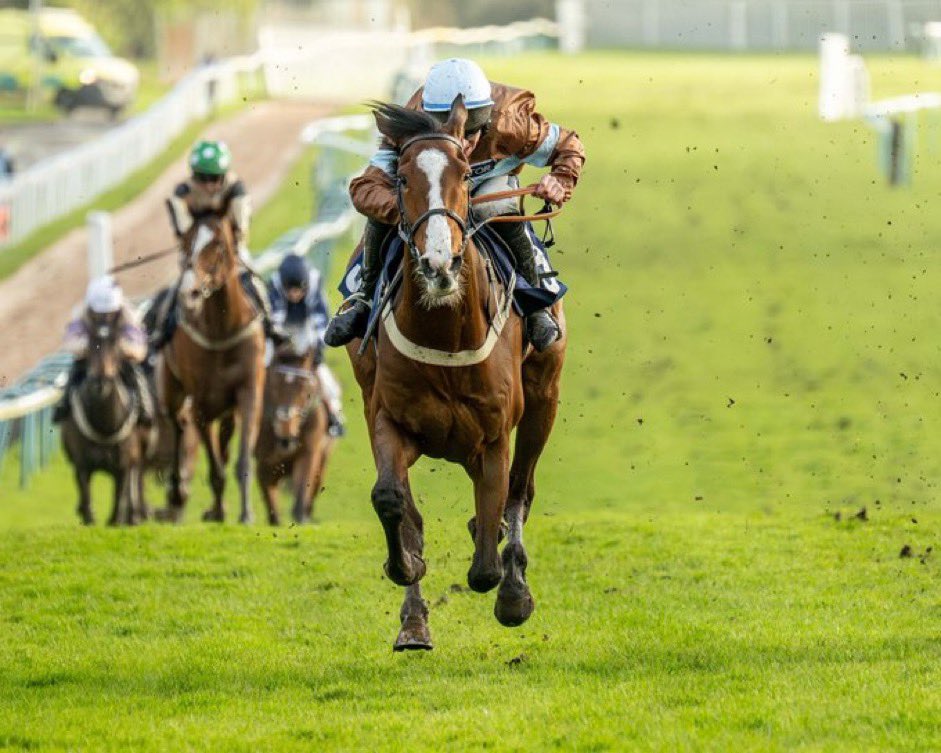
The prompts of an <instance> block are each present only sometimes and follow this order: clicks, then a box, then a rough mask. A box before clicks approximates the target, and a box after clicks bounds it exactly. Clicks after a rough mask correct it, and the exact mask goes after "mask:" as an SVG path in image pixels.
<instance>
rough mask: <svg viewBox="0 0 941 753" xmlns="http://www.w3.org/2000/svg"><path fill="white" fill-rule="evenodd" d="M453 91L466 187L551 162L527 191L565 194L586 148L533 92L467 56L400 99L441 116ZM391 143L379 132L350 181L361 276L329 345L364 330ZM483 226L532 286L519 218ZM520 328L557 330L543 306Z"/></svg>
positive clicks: (482, 189)
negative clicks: (467, 172)
mask: <svg viewBox="0 0 941 753" xmlns="http://www.w3.org/2000/svg"><path fill="white" fill-rule="evenodd" d="M458 94H462V95H463V97H464V105H465V106H466V107H467V108H468V116H467V125H466V126H465V135H464V139H465V146H464V150H465V154H466V155H467V156H468V160H469V161H470V164H471V173H472V178H471V191H472V194H474V195H482V194H488V193H495V192H497V191H506V190H508V189H513V188H518V187H519V178H518V177H517V176H518V174H519V172H520V171H521V170H522V168H523V166H524V165H534V166H536V167H549V168H550V172H549V174H548V175H545V176H543V178H542V180H540V181H539V184H538V187H537V189H536V191H535V193H534V194H533V195H534V196H536V197H538V198H541V199H544V200H546V201H551V202H553V203H555V204H563V203H564V202H566V201H568V200H569V198H571V196H572V190H573V189H574V188H575V184H576V183H577V182H578V176H579V173H580V172H581V169H582V165H583V164H584V162H585V150H584V148H583V147H582V143H581V141H580V140H579V138H578V135H577V134H576V133H575V132H574V131H570V130H567V129H565V128H561V127H560V126H558V125H556V124H555V123H550V122H549V121H548V120H546V119H545V118H544V117H543V116H542V115H540V114H539V113H538V112H536V98H535V96H534V95H533V94H532V92H529V91H526V90H525V89H517V88H514V87H512V86H506V85H505V84H498V83H495V82H491V81H488V80H487V77H486V76H485V75H484V72H483V71H482V70H481V69H480V67H479V66H478V65H477V64H476V63H474V62H473V61H471V60H463V59H459V58H452V59H450V60H444V61H442V62H440V63H437V64H436V65H435V66H434V67H432V69H431V71H429V73H428V77H427V79H426V81H425V85H424V87H422V88H421V89H419V90H418V91H417V92H415V93H414V94H413V95H412V97H411V99H409V101H408V103H407V105H406V106H407V107H409V108H411V109H415V110H417V109H423V110H425V111H426V112H428V113H430V114H431V115H433V116H434V117H435V118H436V119H438V120H440V121H441V122H442V123H444V122H445V121H446V120H447V118H448V116H449V114H450V110H451V103H452V102H453V101H454V99H455V97H457V95H458ZM397 146H398V145H397V144H393V143H391V142H390V141H389V140H388V139H383V141H382V143H381V144H380V147H379V150H378V151H377V152H376V153H375V155H373V157H372V159H371V160H370V161H369V166H368V167H367V168H366V170H365V172H364V173H363V174H362V175H361V176H360V177H358V178H356V179H354V180H353V181H352V183H351V184H350V196H351V198H352V200H353V205H354V206H355V207H356V209H357V210H358V211H359V212H360V213H361V214H363V215H365V216H366V218H367V222H366V230H365V232H364V234H363V248H364V255H363V276H362V278H363V283H362V287H361V288H360V290H359V291H357V292H356V293H355V294H354V295H353V296H351V297H350V299H349V300H348V301H347V302H345V303H347V304H348V306H347V307H346V308H345V309H344V310H343V311H341V312H340V313H339V314H337V316H336V317H334V319H333V321H331V322H330V325H329V326H328V327H327V331H326V333H325V340H326V342H327V344H328V345H334V346H336V345H344V344H346V343H348V342H349V341H350V340H353V339H354V338H357V337H363V336H364V335H365V330H366V324H367V320H368V318H369V309H370V305H371V301H372V296H373V292H374V290H375V287H376V282H377V281H378V279H379V272H380V266H381V263H380V258H379V256H380V247H381V245H382V241H383V239H384V238H385V237H386V235H387V234H388V233H389V231H390V230H392V229H393V227H394V226H395V225H396V224H397V223H398V221H399V212H398V206H397V203H396V195H395V185H394V182H393V178H394V176H395V173H396V163H397V157H398V151H397ZM474 214H475V216H477V217H480V218H483V217H493V216H497V215H505V214H519V203H518V200H517V199H505V200H502V201H493V202H487V203H485V204H479V205H477V206H475V207H474ZM490 227H491V228H492V229H493V230H494V231H495V232H496V233H497V234H498V235H499V236H500V238H501V239H502V240H503V241H504V243H506V245H507V246H508V247H509V249H510V251H511V253H512V254H513V260H514V263H515V265H516V269H517V272H518V273H519V274H520V276H522V277H523V278H524V279H525V280H526V281H527V282H528V283H529V284H530V285H533V286H537V287H538V286H539V283H540V280H539V278H538V275H537V272H536V263H535V257H534V248H533V244H532V243H531V241H530V238H529V235H528V233H527V229H526V227H525V223H522V222H506V223H495V224H492V225H490ZM526 333H527V336H528V337H529V340H530V342H531V343H532V344H533V346H534V347H535V348H536V349H537V350H540V351H541V350H545V349H546V348H548V347H549V346H550V345H551V344H552V343H553V342H555V340H556V339H558V337H559V335H560V334H561V333H560V330H559V325H558V323H557V322H556V321H555V319H554V318H553V317H552V315H551V313H550V312H549V311H547V310H545V309H543V310H540V311H536V312H535V313H533V314H530V315H529V316H528V317H527V319H526Z"/></svg>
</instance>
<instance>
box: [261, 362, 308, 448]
mask: <svg viewBox="0 0 941 753" xmlns="http://www.w3.org/2000/svg"><path fill="white" fill-rule="evenodd" d="M266 391H267V392H268V399H269V400H270V401H271V402H270V404H271V405H272V406H273V411H272V416H271V418H270V420H271V421H272V428H273V431H274V436H275V439H276V440H277V442H278V445H279V446H280V448H281V449H282V450H293V449H294V448H295V447H297V445H298V444H299V443H300V441H301V433H302V431H303V429H304V425H305V424H306V423H307V419H308V418H309V417H310V414H311V411H313V410H314V408H315V407H316V406H317V400H318V398H319V395H320V381H319V380H318V379H317V373H316V371H315V370H314V368H313V355H312V354H311V353H310V352H308V353H305V354H303V355H300V356H292V355H286V354H280V353H279V356H278V359H277V360H276V361H275V363H274V364H272V366H271V368H270V369H269V370H268V376H267V385H266Z"/></svg>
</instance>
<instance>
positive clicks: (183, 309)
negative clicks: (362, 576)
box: [157, 207, 265, 523]
mask: <svg viewBox="0 0 941 753" xmlns="http://www.w3.org/2000/svg"><path fill="white" fill-rule="evenodd" d="M226 209H227V207H223V208H222V209H221V210H220V213H219V215H205V216H203V217H201V218H199V219H198V220H197V221H196V222H195V223H194V224H193V225H192V226H191V227H190V228H189V230H188V231H187V232H186V233H185V234H184V236H183V250H184V253H185V255H186V267H185V270H184V272H183V276H182V279H181V282H180V287H179V295H178V304H177V306H178V311H177V316H178V326H177V328H176V330H175V331H174V333H173V337H172V338H171V340H170V342H169V343H167V345H166V346H165V347H164V348H163V350H162V351H161V356H160V360H159V363H158V366H157V386H158V393H159V395H160V401H161V405H162V408H163V410H164V411H165V412H166V414H167V415H168V416H169V417H170V420H171V422H172V424H173V447H174V450H173V453H172V454H173V468H172V470H171V474H170V491H169V495H168V505H167V508H166V510H164V511H163V514H162V517H164V518H166V519H169V520H173V521H176V520H179V519H180V517H181V515H182V511H183V506H184V505H185V503H186V498H187V493H188V490H187V489H186V487H185V484H184V483H183V481H184V480H183V475H182V469H183V468H184V464H185V443H184V442H183V425H182V423H181V421H180V411H181V409H182V408H183V405H184V402H185V401H186V400H187V398H189V402H190V409H191V411H192V417H193V422H194V423H195V426H196V430H197V431H198V432H199V437H200V440H201V441H202V444H203V447H205V449H206V455H207V458H208V460H209V482H210V485H211V487H212V492H213V504H212V506H211V507H210V508H209V509H208V510H206V511H205V512H204V513H203V520H213V521H222V520H223V519H224V517H225V512H224V508H223V500H222V495H223V491H224V489H225V466H226V463H227V462H228V456H229V443H230V442H231V440H232V436H233V434H234V433H235V421H236V417H238V418H239V419H240V423H241V435H240V442H239V452H238V460H237V463H236V478H237V480H238V485H239V496H240V502H241V512H240V516H239V520H240V521H241V522H242V523H250V522H252V510H251V506H250V504H249V484H250V481H249V477H250V474H251V459H252V453H253V452H254V449H255V441H256V438H257V436H258V426H259V421H260V419H261V400H262V387H263V384H264V377H265V369H264V349H265V345H264V333H263V328H262V321H261V312H259V311H258V310H257V308H256V307H255V306H254V305H253V304H252V302H251V300H250V299H249V297H248V296H247V294H246V293H245V291H244V290H243V288H242V285H241V283H240V282H239V259H238V254H237V252H236V243H235V233H234V228H233V226H232V224H231V222H230V220H229V219H228V217H226Z"/></svg>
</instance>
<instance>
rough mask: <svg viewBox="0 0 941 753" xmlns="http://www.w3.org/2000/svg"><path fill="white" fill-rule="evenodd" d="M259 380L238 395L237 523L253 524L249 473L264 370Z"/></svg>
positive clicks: (250, 471)
mask: <svg viewBox="0 0 941 753" xmlns="http://www.w3.org/2000/svg"><path fill="white" fill-rule="evenodd" d="M259 375H260V376H259V378H258V379H256V380H255V382H254V383H253V384H251V385H249V386H248V387H246V388H245V389H243V390H242V391H241V392H240V393H239V397H238V407H239V414H240V415H241V417H242V435H241V437H239V457H238V462H237V463H236V467H235V474H236V476H237V478H238V484H239V501H240V502H241V507H242V509H241V513H240V514H239V523H245V524H249V523H252V522H254V515H253V514H252V505H251V496H250V492H251V473H252V455H253V454H254V453H255V443H256V442H257V441H258V431H259V428H260V424H261V400H262V393H261V390H262V384H263V383H262V381H261V380H262V379H263V378H264V369H259Z"/></svg>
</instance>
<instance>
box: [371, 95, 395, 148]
mask: <svg viewBox="0 0 941 753" xmlns="http://www.w3.org/2000/svg"><path fill="white" fill-rule="evenodd" d="M367 104H368V105H369V107H370V109H371V110H372V116H373V118H375V120H376V130H378V131H379V133H381V134H382V135H383V136H385V137H386V138H387V139H389V140H390V141H395V140H396V136H395V134H394V133H393V130H392V121H391V119H390V118H389V110H390V107H389V105H387V104H386V103H385V102H379V101H377V100H372V101H371V102H368V103H367Z"/></svg>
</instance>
